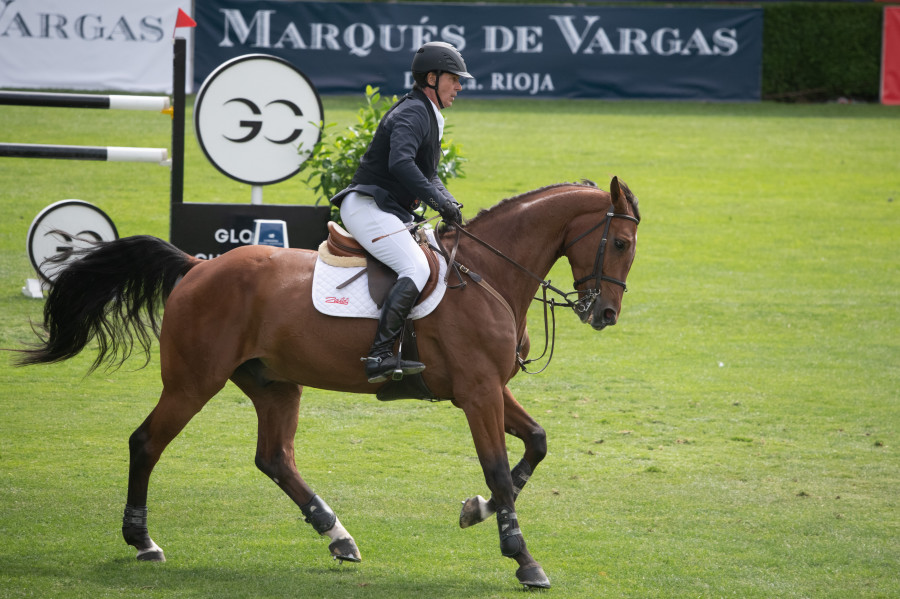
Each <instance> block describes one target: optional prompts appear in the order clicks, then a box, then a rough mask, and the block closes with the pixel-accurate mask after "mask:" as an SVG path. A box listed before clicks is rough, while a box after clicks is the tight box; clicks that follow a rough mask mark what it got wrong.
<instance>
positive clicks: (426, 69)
mask: <svg viewBox="0 0 900 599" xmlns="http://www.w3.org/2000/svg"><path fill="white" fill-rule="evenodd" d="M431 71H439V72H443V73H453V74H454V75H458V76H460V77H462V78H468V79H472V78H473V77H472V75H470V74H469V72H468V71H466V62H465V61H464V60H463V57H462V54H460V53H459V50H457V49H456V48H454V47H453V46H451V45H450V44H448V43H447V42H428V43H427V44H425V45H424V46H422V47H421V48H419V49H418V51H416V55H415V56H414V57H413V61H412V72H413V74H418V73H421V74H422V75H425V74H427V73H430V72H431Z"/></svg>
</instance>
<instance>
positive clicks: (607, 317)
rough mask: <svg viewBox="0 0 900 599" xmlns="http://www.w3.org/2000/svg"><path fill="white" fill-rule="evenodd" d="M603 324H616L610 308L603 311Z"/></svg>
mask: <svg viewBox="0 0 900 599" xmlns="http://www.w3.org/2000/svg"><path fill="white" fill-rule="evenodd" d="M603 322H605V323H607V324H616V311H615V310H613V309H612V308H607V309H606V310H604V311H603Z"/></svg>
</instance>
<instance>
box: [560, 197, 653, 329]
mask: <svg viewBox="0 0 900 599" xmlns="http://www.w3.org/2000/svg"><path fill="white" fill-rule="evenodd" d="M614 218H624V219H625V220H630V221H631V222H633V223H634V224H635V225H637V224H638V223H639V222H640V221H639V220H638V219H637V218H635V217H633V216H631V215H630V214H616V213H615V212H607V213H606V218H605V219H603V220H602V221H600V222H599V223H597V224H596V225H594V226H593V227H591V228H590V229H588V230H587V231H585V232H584V233H582V234H581V235H579V236H578V237H576V238H575V239H573V240H572V241H570V242H569V243H568V244H566V247H564V248H563V254H565V253H566V252H567V251H568V249H569V248H570V247H572V246H573V245H575V244H576V243H578V242H579V241H581V240H582V239H584V238H585V237H587V236H588V235H590V234H591V233H593V232H594V231H596V230H597V229H599V228H600V227H603V237H602V238H601V239H600V245H598V246H597V257H596V258H595V259H594V270H593V271H592V272H591V274H589V275H587V276H585V277H581V278H580V279H578V280H577V281H575V282H574V283H572V286H573V287H576V288H577V287H578V286H579V285H581V284H582V283H587V282H588V281H597V286H596V287H594V288H592V289H587V290H580V291H579V290H578V289H576V290H575V291H572V292H570V293H568V294H566V295H571V294H572V293H576V294H577V293H580V294H583V295H582V296H581V297H579V298H578V299H577V300H576V301H575V302H572V301H571V300H569V299H568V297H566V298H565V299H566V301H567V302H568V304H566V307H570V308H572V309H573V310H575V312H576V313H577V314H578V316H579V317H581V315H582V314H586V313H588V312H590V311H591V308H593V306H594V303H595V302H596V301H597V298H599V297H600V283H601V282H602V281H607V282H609V283H612V284H614V285H618V286H619V287H621V288H622V289H623V291H625V292H627V291H628V287H627V286H626V285H625V281H620V280H619V279H615V278H613V277H608V276H606V275H605V274H603V257H604V256H605V255H606V244H607V241H609V227H610V225H611V224H612V219H614ZM564 297H565V296H564Z"/></svg>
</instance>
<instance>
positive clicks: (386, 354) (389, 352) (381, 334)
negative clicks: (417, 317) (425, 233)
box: [362, 277, 425, 383]
mask: <svg viewBox="0 0 900 599" xmlns="http://www.w3.org/2000/svg"><path fill="white" fill-rule="evenodd" d="M418 297H419V290H418V289H417V288H416V285H415V283H413V281H412V279H410V278H409V277H403V278H401V279H397V282H396V283H394V286H393V287H391V290H390V292H389V293H388V296H387V299H386V300H385V301H384V305H383V306H382V307H381V317H380V318H379V319H378V330H377V331H376V332H375V341H373V342H372V349H370V350H369V356H368V357H366V358H363V359H362V361H363V362H365V363H366V377H367V378H368V379H369V382H370V383H381V382H383V381H386V380H388V378H392V377H393V378H397V379H399V378H402V377H403V375H406V374H418V373H420V372H422V371H423V370H425V365H424V364H422V363H421V362H413V361H412V360H403V359H401V358H400V356H395V355H394V351H393V350H394V340H395V339H397V337H398V336H399V335H400V333H401V331H403V323H404V322H405V321H406V318H407V317H408V316H409V313H410V311H411V310H412V308H413V305H415V303H416V300H417V299H418Z"/></svg>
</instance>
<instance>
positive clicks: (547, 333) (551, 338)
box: [435, 206, 639, 374]
mask: <svg viewBox="0 0 900 599" xmlns="http://www.w3.org/2000/svg"><path fill="white" fill-rule="evenodd" d="M613 218H624V219H626V220H630V221H632V222H634V223H635V224H637V223H638V222H639V221H638V219H637V218H635V217H633V216H630V215H628V214H616V213H615V212H613V211H612V206H610V212H607V213H606V218H604V219H603V220H602V221H600V222H599V223H597V224H596V225H594V226H593V227H591V228H590V229H588V230H587V231H585V232H584V233H582V234H581V235H579V236H578V237H576V238H575V239H573V240H572V241H570V242H569V243H568V244H566V246H565V247H564V248H563V254H565V253H566V251H567V250H568V249H569V248H570V247H572V246H573V245H575V244H576V243H577V242H579V241H581V240H582V239H584V238H585V237H587V236H588V235H590V234H591V233H593V232H594V231H596V230H597V229H599V228H600V227H603V238H602V239H601V240H600V245H599V246H598V247H597V257H596V258H595V260H594V270H593V272H592V273H591V274H590V275H588V276H586V277H582V278H580V279H578V280H577V281H575V282H574V283H573V287H576V286H578V285H580V284H582V283H586V282H587V281H590V280H594V281H596V282H597V286H596V287H595V288H592V289H588V290H578V289H575V290H574V291H569V292H565V291H562V290H561V289H558V288H557V287H554V286H553V285H552V284H551V282H550V281H549V280H547V279H544V278H542V277H540V276H538V275H537V274H535V273H533V272H532V271H530V270H528V269H527V268H525V267H524V266H522V265H521V264H519V263H518V262H516V261H515V260H513V259H512V258H510V257H509V256H507V255H506V254H504V253H503V252H501V251H500V250H498V249H497V248H495V247H493V246H492V245H490V244H489V243H487V242H486V241H484V240H482V239H479V238H478V237H476V236H475V235H473V234H472V233H469V232H468V231H466V230H465V229H463V228H462V227H461V226H459V225H458V224H456V223H447V224H448V225H450V226H451V227H453V228H454V229H456V239H455V242H454V244H453V249H452V250H451V252H450V253H449V254H447V252H446V250H444V248H443V247H440V248H438V251H440V252H441V253H442V254H443V255H444V256H445V257H446V258H447V261H448V264H449V267H450V270H448V271H447V275H446V278H445V282H446V283H447V284H448V287H449V288H450V289H455V288H462V287H465V286H466V283H465V281H463V278H462V275H461V274H460V273H463V274H466V275H468V276H469V277H470V278H471V279H472V280H473V281H475V282H476V283H478V284H479V285H481V286H482V287H484V288H485V289H486V290H487V291H488V292H489V293H491V295H493V296H494V297H495V298H497V299H498V300H500V302H501V303H502V304H503V305H504V306H505V307H506V309H507V310H508V311H509V313H510V316H513V311H512V308H510V306H509V303H508V302H507V301H506V300H505V299H503V297H502V296H500V294H499V293H498V292H497V291H496V290H494V288H493V287H491V286H490V285H488V284H487V283H486V282H485V281H484V280H483V278H482V277H481V276H480V275H478V274H477V273H475V272H472V271H471V270H470V269H469V268H467V267H466V266H464V265H462V264H460V263H459V262H457V261H456V259H455V258H456V251H457V249H458V248H459V241H460V233H462V234H463V235H465V236H466V237H468V238H469V239H471V240H472V241H474V242H476V243H477V244H479V245H481V246H482V247H484V248H486V249H487V250H489V251H490V252H491V253H493V254H494V255H496V256H498V257H500V258H502V259H503V260H506V261H507V262H509V263H510V264H512V265H513V266H515V267H516V268H517V269H519V270H520V271H522V272H523V273H525V274H526V275H528V276H529V277H531V278H532V279H534V280H536V281H538V282H539V283H540V286H541V289H542V296H543V297H535V298H534V299H535V300H537V301H539V302H541V303H542V304H544V350H543V352H541V355H540V356H538V357H537V358H534V359H530V360H523V359H522V358H521V356H520V355H519V352H520V351H521V349H522V346H521V340H520V341H519V345H518V346H517V347H516V361H517V362H518V364H519V368H520V369H521V370H522V372H524V373H525V374H540V373H542V372H543V371H544V370H546V369H547V367H549V366H550V361H551V360H552V359H553V350H554V349H555V347H556V307H557V306H562V307H564V308H572V310H574V311H575V313H576V314H578V316H579V318H581V315H582V314H585V313H587V312H589V311H590V309H591V307H592V306H593V305H594V302H596V301H597V298H598V297H600V283H601V282H602V281H607V282H609V283H613V284H615V285H619V286H620V287H622V289H624V290H625V291H628V287H627V286H626V285H625V282H624V281H620V280H619V279H615V278H613V277H609V276H606V275H604V274H603V257H604V255H605V254H606V243H607V241H608V236H609V228H610V225H611V224H612V219H613ZM445 222H446V221H445ZM435 240H436V241H438V245H441V244H440V236H437V235H436V236H435ZM451 270H452V271H454V272H456V276H457V278H458V279H459V281H460V282H459V284H457V285H454V286H450V285H449V279H450V271H451ZM548 289H549V290H550V291H552V292H554V293H556V294H557V295H559V296H560V297H562V299H563V301H562V302H559V301H557V299H556V298H550V299H549V300H548V299H547V290H548ZM573 294H583V295H581V297H579V298H578V299H577V300H575V301H572V300H571V299H570V298H569V296H571V295H573ZM548 306H549V307H550V310H549V313H550V315H549V317H548V313H547V312H548V311H547V307H548ZM513 320H515V317H514V316H513ZM551 324H552V328H551ZM548 345H549V349H550V355H549V356H547V362H546V363H545V364H544V365H543V367H542V368H541V369H540V370H533V371H532V370H528V368H527V367H528V365H529V364H533V363H535V362H538V361H540V360H542V359H544V356H546V355H547V348H548Z"/></svg>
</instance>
